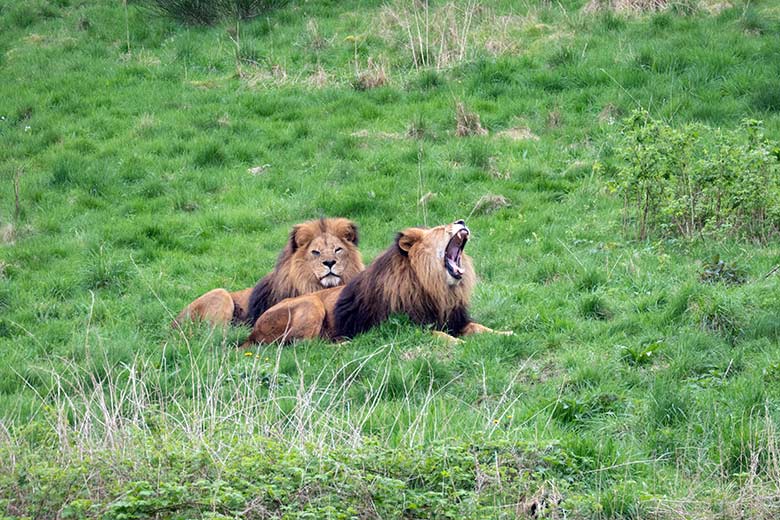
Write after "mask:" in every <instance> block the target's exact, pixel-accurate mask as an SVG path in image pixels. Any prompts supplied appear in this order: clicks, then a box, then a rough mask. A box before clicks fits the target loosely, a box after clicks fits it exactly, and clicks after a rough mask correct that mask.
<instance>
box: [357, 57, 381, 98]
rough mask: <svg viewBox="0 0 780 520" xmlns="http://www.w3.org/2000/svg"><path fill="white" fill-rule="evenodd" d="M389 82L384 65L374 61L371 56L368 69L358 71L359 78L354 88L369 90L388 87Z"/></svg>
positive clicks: (367, 64)
mask: <svg viewBox="0 0 780 520" xmlns="http://www.w3.org/2000/svg"><path fill="white" fill-rule="evenodd" d="M387 82H388V79H387V72H386V71H385V66H384V64H382V63H380V62H376V61H374V60H373V59H372V58H371V57H370V56H369V57H368V61H367V63H366V68H365V69H364V70H362V71H357V77H356V78H355V81H354V82H353V84H352V86H353V87H355V89H356V90H369V89H372V88H377V87H381V86H383V85H387Z"/></svg>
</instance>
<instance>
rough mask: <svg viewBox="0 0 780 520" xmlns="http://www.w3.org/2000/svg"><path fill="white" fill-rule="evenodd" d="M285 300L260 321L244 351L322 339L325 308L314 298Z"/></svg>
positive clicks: (259, 319)
mask: <svg viewBox="0 0 780 520" xmlns="http://www.w3.org/2000/svg"><path fill="white" fill-rule="evenodd" d="M304 298H305V299H302V300H301V299H299V298H294V299H291V300H285V301H283V302H281V303H279V304H277V305H274V306H273V307H271V308H270V309H268V310H267V311H265V312H264V313H263V314H261V315H260V317H259V318H257V321H256V322H255V326H254V328H253V329H252V333H251V334H250V335H249V338H247V340H246V342H244V344H243V345H241V346H242V347H248V346H250V345H251V344H253V343H273V342H275V341H278V342H280V343H292V342H293V341H298V340H302V339H313V338H317V337H319V336H320V332H321V331H322V324H323V322H324V321H325V306H324V305H323V304H322V301H320V300H319V299H314V298H306V297H304Z"/></svg>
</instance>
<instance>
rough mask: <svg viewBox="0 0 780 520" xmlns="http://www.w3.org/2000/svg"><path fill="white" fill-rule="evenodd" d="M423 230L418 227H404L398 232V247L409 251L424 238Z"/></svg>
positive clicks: (404, 251) (405, 251)
mask: <svg viewBox="0 0 780 520" xmlns="http://www.w3.org/2000/svg"><path fill="white" fill-rule="evenodd" d="M422 237H423V230H422V229H417V228H409V229H404V230H403V231H401V232H400V233H398V237H397V238H396V244H398V248H399V249H400V250H401V251H402V252H403V253H404V254H406V253H408V252H409V250H411V249H412V246H414V244H416V243H417V242H419V241H420V240H422Z"/></svg>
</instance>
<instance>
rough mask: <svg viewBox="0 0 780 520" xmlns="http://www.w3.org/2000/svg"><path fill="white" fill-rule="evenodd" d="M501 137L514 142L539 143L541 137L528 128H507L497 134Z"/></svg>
mask: <svg viewBox="0 0 780 520" xmlns="http://www.w3.org/2000/svg"><path fill="white" fill-rule="evenodd" d="M496 135H497V136H499V137H506V138H507V139H511V140H512V141H538V140H539V136H538V135H536V134H535V133H533V132H532V131H531V129H530V128H527V127H515V128H507V129H506V130H502V131H500V132H498V133H497V134H496Z"/></svg>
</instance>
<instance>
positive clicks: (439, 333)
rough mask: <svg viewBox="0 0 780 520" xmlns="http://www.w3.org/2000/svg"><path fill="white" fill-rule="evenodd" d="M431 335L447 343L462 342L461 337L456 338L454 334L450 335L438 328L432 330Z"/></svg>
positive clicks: (455, 343)
mask: <svg viewBox="0 0 780 520" xmlns="http://www.w3.org/2000/svg"><path fill="white" fill-rule="evenodd" d="M433 337H434V338H436V339H439V340H442V341H444V342H445V343H447V345H457V344H458V343H463V340H462V339H458V338H456V337H455V336H450V335H449V334H447V333H446V332H442V331H440V330H434V331H433Z"/></svg>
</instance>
